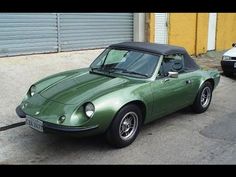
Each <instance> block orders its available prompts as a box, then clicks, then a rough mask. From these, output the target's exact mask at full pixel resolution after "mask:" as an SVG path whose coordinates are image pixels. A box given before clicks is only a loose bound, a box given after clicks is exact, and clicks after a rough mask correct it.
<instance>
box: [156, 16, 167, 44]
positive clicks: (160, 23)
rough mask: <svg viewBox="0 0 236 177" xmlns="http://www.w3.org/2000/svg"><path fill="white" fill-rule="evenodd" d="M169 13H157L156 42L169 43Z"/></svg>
mask: <svg viewBox="0 0 236 177" xmlns="http://www.w3.org/2000/svg"><path fill="white" fill-rule="evenodd" d="M167 17H168V16H167V13H155V43H160V44H167V36H168V35H167V34H168V33H167V31H168V29H167V20H168V18H167Z"/></svg>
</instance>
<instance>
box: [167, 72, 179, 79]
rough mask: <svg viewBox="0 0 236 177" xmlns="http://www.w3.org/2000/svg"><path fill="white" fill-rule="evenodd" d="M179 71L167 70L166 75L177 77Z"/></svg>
mask: <svg viewBox="0 0 236 177" xmlns="http://www.w3.org/2000/svg"><path fill="white" fill-rule="evenodd" d="M178 75H179V73H178V72H168V76H169V77H171V78H178Z"/></svg>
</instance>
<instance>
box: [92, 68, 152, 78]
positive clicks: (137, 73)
mask: <svg viewBox="0 0 236 177" xmlns="http://www.w3.org/2000/svg"><path fill="white" fill-rule="evenodd" d="M91 70H92V71H94V70H98V71H105V72H108V73H113V72H115V71H122V73H128V74H135V75H140V76H144V77H149V76H148V75H147V74H142V73H139V72H135V71H129V70H127V69H124V68H111V69H102V68H91Z"/></svg>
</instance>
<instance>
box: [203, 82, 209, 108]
mask: <svg viewBox="0 0 236 177" xmlns="http://www.w3.org/2000/svg"><path fill="white" fill-rule="evenodd" d="M210 99H211V89H210V88H209V87H205V88H204V89H203V90H202V94H201V105H202V107H203V108H205V107H207V106H208V104H209V103H210Z"/></svg>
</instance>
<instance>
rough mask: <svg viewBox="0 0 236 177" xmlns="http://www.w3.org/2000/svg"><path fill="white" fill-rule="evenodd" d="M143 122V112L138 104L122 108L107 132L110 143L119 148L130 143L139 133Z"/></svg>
mask: <svg viewBox="0 0 236 177" xmlns="http://www.w3.org/2000/svg"><path fill="white" fill-rule="evenodd" d="M141 122H142V113H141V111H140V109H139V108H138V107H137V106H136V105H127V106H125V107H123V108H121V110H120V111H119V112H118V113H117V115H116V116H115V118H114V120H113V122H112V123H111V126H110V127H109V129H108V131H107V133H106V137H107V140H108V143H109V144H110V145H112V146H114V147H117V148H122V147H125V146H128V145H130V144H131V143H132V142H133V141H134V140H135V139H136V137H137V135H138V133H139V130H140V125H141Z"/></svg>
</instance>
